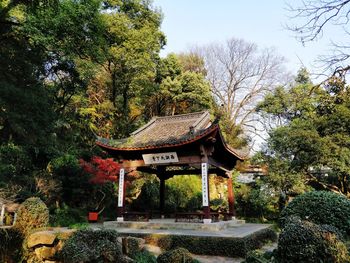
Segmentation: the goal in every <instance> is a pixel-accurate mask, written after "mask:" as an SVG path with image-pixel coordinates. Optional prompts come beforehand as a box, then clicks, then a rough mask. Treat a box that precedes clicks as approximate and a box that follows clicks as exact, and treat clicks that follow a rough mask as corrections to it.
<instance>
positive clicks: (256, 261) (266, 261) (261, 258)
mask: <svg viewBox="0 0 350 263" xmlns="http://www.w3.org/2000/svg"><path fill="white" fill-rule="evenodd" d="M272 262H276V261H275V259H274V253H273V252H270V251H266V252H262V251H260V250H254V251H250V252H249V253H248V254H247V257H246V258H245V260H244V261H243V262H242V263H272Z"/></svg>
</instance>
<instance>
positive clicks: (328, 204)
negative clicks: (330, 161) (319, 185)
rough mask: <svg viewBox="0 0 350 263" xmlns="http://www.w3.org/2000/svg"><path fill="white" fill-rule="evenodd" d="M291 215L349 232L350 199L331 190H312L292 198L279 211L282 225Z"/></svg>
mask: <svg viewBox="0 0 350 263" xmlns="http://www.w3.org/2000/svg"><path fill="white" fill-rule="evenodd" d="M292 215H295V216H298V217H300V218H301V219H302V220H307V221H311V222H313V223H315V224H320V225H322V224H325V225H331V226H334V227H336V228H338V229H339V230H341V231H343V232H345V233H347V234H350V217H349V215H350V200H349V199H347V198H346V197H345V196H342V195H339V194H336V193H333V192H325V191H313V192H308V193H305V194H302V195H299V196H297V197H296V198H294V199H293V200H292V201H291V202H290V203H289V204H288V206H287V207H286V208H285V209H284V210H283V211H282V213H281V218H280V223H281V226H282V227H283V226H284V224H285V221H286V219H287V218H288V217H289V216H292Z"/></svg>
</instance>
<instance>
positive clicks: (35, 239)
mask: <svg viewBox="0 0 350 263" xmlns="http://www.w3.org/2000/svg"><path fill="white" fill-rule="evenodd" d="M55 239H56V234H55V233H53V232H52V231H38V232H35V233H33V234H31V235H30V236H29V237H28V242H27V246H28V247H29V248H32V247H35V246H37V245H48V246H52V245H53V243H54V242H55Z"/></svg>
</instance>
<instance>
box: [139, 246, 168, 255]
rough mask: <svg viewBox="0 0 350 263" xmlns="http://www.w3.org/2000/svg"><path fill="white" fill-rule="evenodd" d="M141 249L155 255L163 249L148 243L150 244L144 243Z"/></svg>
mask: <svg viewBox="0 0 350 263" xmlns="http://www.w3.org/2000/svg"><path fill="white" fill-rule="evenodd" d="M143 249H144V250H146V251H148V252H150V253H151V254H154V255H156V256H159V255H160V254H162V253H163V251H162V249H161V248H160V247H158V246H154V245H150V244H146V245H145V246H144V248H143Z"/></svg>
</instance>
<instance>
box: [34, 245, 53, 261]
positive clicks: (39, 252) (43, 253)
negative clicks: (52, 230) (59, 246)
mask: <svg viewBox="0 0 350 263" xmlns="http://www.w3.org/2000/svg"><path fill="white" fill-rule="evenodd" d="M34 252H35V255H36V256H37V258H38V259H40V260H45V259H52V258H53V257H54V255H55V253H56V249H55V248H54V247H38V248H36V249H35V251H34Z"/></svg>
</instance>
